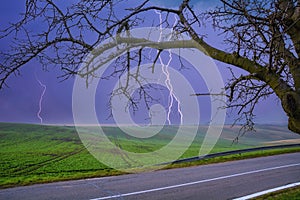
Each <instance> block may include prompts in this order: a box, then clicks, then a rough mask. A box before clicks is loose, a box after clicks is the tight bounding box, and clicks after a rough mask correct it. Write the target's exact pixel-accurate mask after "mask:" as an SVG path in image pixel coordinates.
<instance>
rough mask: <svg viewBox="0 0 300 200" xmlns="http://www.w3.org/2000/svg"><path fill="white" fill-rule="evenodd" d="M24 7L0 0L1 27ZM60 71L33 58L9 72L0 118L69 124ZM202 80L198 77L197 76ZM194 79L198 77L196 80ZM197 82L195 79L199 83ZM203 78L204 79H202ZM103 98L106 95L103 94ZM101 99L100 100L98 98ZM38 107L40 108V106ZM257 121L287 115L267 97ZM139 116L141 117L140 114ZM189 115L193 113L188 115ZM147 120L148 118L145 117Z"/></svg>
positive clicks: (205, 113)
mask: <svg viewBox="0 0 300 200" xmlns="http://www.w3.org/2000/svg"><path fill="white" fill-rule="evenodd" d="M192 2H193V4H194V6H195V9H197V8H198V7H199V8H204V9H206V8H209V7H212V6H214V5H215V4H216V2H217V1H192ZM153 3H154V4H157V5H164V6H168V7H176V6H177V5H178V4H179V3H180V1H178V0H176V1H172V0H170V1H159V0H153ZM23 9H24V1H20V0H10V1H2V2H1V6H0V29H3V28H5V27H7V26H8V24H9V22H15V21H16V20H18V19H20V17H19V15H18V13H20V12H22V11H23ZM155 17H157V15H156V14H155V13H154V14H153V16H149V18H155ZM206 31H207V32H208V33H209V35H210V36H212V37H208V39H207V41H208V42H209V43H211V44H213V43H216V44H217V45H220V41H222V38H220V37H219V38H215V37H216V35H217V34H216V33H215V32H214V31H213V29H211V28H209V27H208V28H207V30H206ZM10 44H11V41H10V40H9V39H4V40H0V48H1V51H6V50H8V49H9V46H10ZM216 64H217V66H218V67H219V68H220V69H221V73H222V75H223V79H224V80H226V79H228V78H229V71H228V70H224V69H226V67H225V64H222V63H220V62H216ZM186 74H187V76H190V78H191V79H195V77H192V76H193V75H192V74H193V73H192V72H186ZM59 75H61V72H60V69H59V68H55V67H52V66H49V68H48V69H47V70H43V69H42V67H41V65H40V64H39V63H38V62H37V61H32V62H30V63H29V64H27V65H26V66H24V67H23V68H22V69H21V70H20V74H19V75H12V76H11V77H10V78H9V79H8V81H7V85H8V87H5V88H3V89H2V90H1V91H0V122H19V123H37V124H38V123H41V119H40V118H39V116H38V112H39V111H41V112H40V113H39V115H40V117H42V120H43V123H44V124H72V123H73V115H72V90H73V84H74V79H72V78H70V79H68V80H66V81H63V82H60V79H58V78H57V77H58V76H59ZM198 81H199V82H201V80H198ZM194 82H195V83H197V80H196V81H195V80H194ZM199 82H198V83H199ZM202 82H203V81H202ZM40 83H42V84H43V85H45V86H46V90H45V93H44V96H43V99H42V101H41V108H40V98H41V95H42V92H43V90H44V87H43V86H42V85H41V84H40ZM108 90H109V89H108V88H106V89H105V87H104V88H103V91H100V92H98V93H99V94H98V95H99V96H101V95H104V96H105V97H107V95H108V94H109V91H108ZM104 99H105V98H104ZM100 101H101V100H100ZM198 101H200V102H204V103H203V104H202V111H201V118H202V119H201V122H200V123H204V124H205V123H207V122H208V121H209V116H210V114H209V112H210V111H209V109H208V107H209V103H207V99H205V98H204V97H199V98H198ZM101 105H102V108H101V109H100V110H101V111H99V113H98V118H99V121H100V122H101V123H112V122H113V120H112V119H111V118H108V116H109V111H108V108H107V107H106V106H107V102H105V101H104V100H103V102H102V103H101ZM40 109H41V110H40ZM139 112H140V114H137V117H136V118H137V119H139V120H138V122H140V123H142V121H143V120H144V119H142V120H141V118H146V117H145V116H146V115H144V114H142V113H145V112H146V110H143V109H142V110H140V111H139ZM255 114H256V119H255V121H256V122H257V123H262V124H264V123H268V124H270V123H272V124H286V123H287V117H286V116H285V113H284V112H283V111H282V108H281V106H280V103H279V101H278V100H276V97H275V96H272V97H271V98H270V99H268V100H266V101H264V102H261V103H260V104H259V105H258V107H257V109H256V111H255ZM141 116H142V117H141ZM176 117H177V118H178V116H175V115H174V117H173V118H174V122H178V119H176ZM190 117H192V113H191V116H190ZM233 118H234V116H231V117H228V119H227V123H230V122H231V121H232V120H233ZM145 122H147V120H145Z"/></svg>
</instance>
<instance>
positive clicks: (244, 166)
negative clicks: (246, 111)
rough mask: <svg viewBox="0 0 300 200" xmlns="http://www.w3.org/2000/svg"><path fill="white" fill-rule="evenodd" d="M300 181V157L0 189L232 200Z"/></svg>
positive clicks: (27, 193) (38, 194)
mask: <svg viewBox="0 0 300 200" xmlns="http://www.w3.org/2000/svg"><path fill="white" fill-rule="evenodd" d="M299 181H300V153H292V154H284V155H278V156H270V157H263V158H255V159H248V160H241V161H233V162H226V163H219V164H211V165H205V166H197V167H189V168H181V169H171V170H161V171H156V172H147V173H141V174H130V175H123V176H115V177H105V178H95V179H85V180H78V181H67V182H58V183H51V184H40V185H33V186H26V187H17V188H10V189H4V190H0V199H1V200H2V199H3V200H4V199H5V200H6V199H7V200H8V199H22V200H27V199H30V200H34V199H38V200H42V199H64V200H66V199H75V200H76V199H80V200H90V199H98V200H100V199H232V198H237V197H241V196H245V195H248V194H252V193H255V192H259V191H263V190H267V189H270V188H275V187H278V186H282V185H286V184H289V183H295V182H299Z"/></svg>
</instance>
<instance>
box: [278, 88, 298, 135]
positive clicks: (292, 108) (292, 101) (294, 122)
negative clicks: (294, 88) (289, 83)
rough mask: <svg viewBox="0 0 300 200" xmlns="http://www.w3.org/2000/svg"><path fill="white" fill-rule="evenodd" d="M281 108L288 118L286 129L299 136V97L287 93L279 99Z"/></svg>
mask: <svg viewBox="0 0 300 200" xmlns="http://www.w3.org/2000/svg"><path fill="white" fill-rule="evenodd" d="M281 103H282V107H283V109H284V111H285V112H286V113H287V115H288V117H289V121H288V123H289V124H288V128H289V129H290V130H291V131H293V132H295V133H298V134H300V95H299V94H298V93H296V92H287V93H286V94H285V95H284V96H283V98H282V99H281Z"/></svg>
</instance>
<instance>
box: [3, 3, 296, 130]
mask: <svg viewBox="0 0 300 200" xmlns="http://www.w3.org/2000/svg"><path fill="white" fill-rule="evenodd" d="M63 4H65V5H63ZM133 4H135V5H133ZM121 11H122V12H121ZM154 11H156V12H161V13H164V15H163V16H164V19H163V25H164V27H167V28H173V29H174V30H176V31H178V32H180V33H185V34H187V35H188V36H189V37H190V39H191V40H194V41H196V42H197V43H198V44H199V45H201V46H202V47H203V48H204V49H205V51H206V52H207V53H208V54H209V56H211V57H212V58H213V59H215V60H218V61H221V62H223V63H227V64H230V65H231V66H232V68H240V69H243V70H244V71H245V73H244V74H240V75H239V76H236V75H234V73H233V76H232V79H231V80H230V81H228V83H227V85H226V88H225V89H226V90H227V96H228V107H230V108H237V109H238V114H239V117H238V119H237V120H245V121H246V125H247V126H249V127H252V125H253V122H252V119H253V116H254V115H253V110H254V108H255V106H256V105H257V103H258V102H259V101H260V100H261V99H264V98H267V97H269V96H270V95H271V94H274V93H275V94H276V96H277V97H278V99H279V100H280V102H281V105H282V108H283V110H284V111H285V113H286V114H287V116H288V127H289V129H290V130H292V131H293V132H295V133H300V34H299V33H300V0H227V1H226V0H220V2H219V4H218V6H217V7H216V8H215V9H213V10H209V11H205V12H200V11H199V10H196V9H194V8H193V5H191V3H190V2H189V0H183V1H182V3H181V4H180V6H179V7H178V8H176V9H173V8H168V7H163V6H154V5H153V4H152V2H151V1H150V0H144V1H135V2H132V1H129V0H112V1H111V0H84V1H79V0H78V1H70V2H69V1H68V2H66V3H65V2H64V3H61V2H59V1H55V0H26V8H25V12H24V13H23V14H22V19H21V20H20V21H19V22H17V23H14V24H11V26H9V27H8V28H7V29H5V30H2V32H1V38H2V39H4V38H6V39H7V38H8V39H11V41H12V43H11V44H12V45H11V49H10V51H6V52H1V65H0V87H1V88H3V86H4V85H6V80H7V79H8V77H10V76H11V75H12V74H16V73H18V72H19V70H20V68H21V67H23V66H25V65H26V64H27V63H28V62H30V61H31V60H33V59H38V60H39V61H40V63H42V64H43V66H44V67H45V68H46V67H47V66H49V65H59V66H60V67H61V70H62V72H63V74H62V78H63V79H67V78H68V77H70V76H73V75H81V76H83V77H86V78H87V79H88V78H89V77H92V75H93V71H94V70H95V69H89V70H87V71H85V73H83V72H82V71H80V70H79V66H80V64H81V63H82V62H83V60H84V58H85V57H86V55H87V54H88V53H89V52H90V51H92V50H93V49H94V48H95V47H96V45H97V44H99V43H100V42H102V41H104V40H105V39H107V38H108V37H110V36H112V35H114V34H116V33H119V32H122V31H129V30H130V29H132V28H134V27H138V26H142V25H143V24H145V23H146V21H147V20H148V21H149V20H150V19H148V18H147V14H148V13H153V12H154ZM174 15H175V16H177V17H178V19H179V20H178V22H177V24H175V25H171V24H169V20H170V19H171V17H173V16H174ZM204 23H206V24H212V25H213V27H215V28H217V29H218V30H219V31H221V32H222V33H224V41H225V42H226V44H227V46H226V47H227V48H226V49H219V48H216V47H214V46H212V45H210V44H208V43H207V42H206V41H205V37H204V36H205V35H203V34H202V33H201V30H202V29H203V24H204ZM153 25H154V26H159V24H158V23H156V24H153ZM118 42H119V43H120V42H121V43H122V42H123V43H128V42H131V43H132V42H133V43H135V47H136V46H140V51H138V52H137V53H136V54H135V55H132V54H130V53H129V52H128V53H127V59H125V60H124V61H122V63H123V65H124V67H123V68H122V70H123V71H126V70H127V67H126V66H128V67H130V60H131V59H135V60H137V61H138V60H139V59H142V55H143V48H144V47H147V46H148V47H151V48H158V47H157V46H156V45H155V44H154V43H153V42H152V43H151V41H148V42H145V41H141V40H135V41H134V40H132V41H126V40H125V39H124V40H122V38H119V41H118ZM191 47H193V48H195V46H193V45H192V44H191V43H189V40H187V41H186V42H182V43H180V42H177V43H176V42H173V43H170V42H161V44H160V45H159V49H158V51H157V54H160V53H161V51H163V50H165V49H171V48H191ZM103 48H110V47H103ZM103 50H104V49H103ZM199 50H201V49H199ZM116 73H117V72H116ZM198 95H201V94H198Z"/></svg>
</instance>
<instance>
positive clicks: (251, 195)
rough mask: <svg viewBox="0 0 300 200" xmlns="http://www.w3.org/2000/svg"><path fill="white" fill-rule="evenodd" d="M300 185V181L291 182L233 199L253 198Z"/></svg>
mask: <svg viewBox="0 0 300 200" xmlns="http://www.w3.org/2000/svg"><path fill="white" fill-rule="evenodd" d="M298 185H300V182H298V183H291V184H288V185H284V186H280V187H277V188H272V189H269V190H264V191H261V192H257V193H254V194H249V195H247V196H244V197H239V198H236V199H233V200H247V199H251V198H254V197H259V196H262V195H264V194H268V193H271V192H276V191H279V190H284V189H287V188H292V187H296V186H298Z"/></svg>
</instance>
